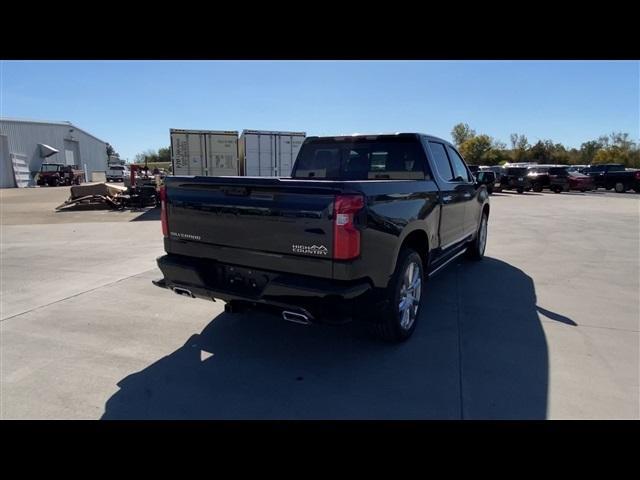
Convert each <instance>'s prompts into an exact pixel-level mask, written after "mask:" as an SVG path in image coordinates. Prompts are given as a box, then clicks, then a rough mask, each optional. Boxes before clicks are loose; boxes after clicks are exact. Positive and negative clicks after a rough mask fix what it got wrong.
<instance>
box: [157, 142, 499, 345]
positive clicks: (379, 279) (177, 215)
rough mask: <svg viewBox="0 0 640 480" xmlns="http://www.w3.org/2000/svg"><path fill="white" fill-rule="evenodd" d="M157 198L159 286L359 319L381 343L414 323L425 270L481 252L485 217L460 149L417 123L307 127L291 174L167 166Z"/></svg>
mask: <svg viewBox="0 0 640 480" xmlns="http://www.w3.org/2000/svg"><path fill="white" fill-rule="evenodd" d="M481 177H482V175H481ZM161 201H162V210H161V223H162V229H163V234H164V237H165V238H164V248H165V251H166V255H164V256H162V257H160V258H159V259H158V266H159V267H160V270H161V271H162V274H163V278H162V279H161V280H158V281H156V282H154V283H155V284H156V285H158V286H160V287H164V288H170V289H172V290H173V291H174V292H175V293H178V294H181V295H186V296H188V297H199V298H203V299H208V300H211V299H222V300H224V301H225V302H227V305H226V307H225V308H226V310H227V311H228V312H235V311H241V310H243V309H247V308H249V309H252V308H263V309H268V310H270V311H275V312H277V313H278V314H280V315H281V316H282V317H283V318H284V319H285V320H289V321H292V322H297V323H303V324H309V323H311V322H316V321H317V322H329V323H339V322H342V321H345V320H348V319H351V318H358V319H363V320H368V321H371V323H372V325H373V327H374V330H375V332H376V333H377V335H379V337H381V338H382V339H384V340H388V341H402V340H405V339H407V338H408V337H409V336H410V335H411V334H412V332H413V331H414V328H415V325H416V322H417V320H418V318H419V313H420V306H421V299H422V296H423V295H422V292H423V291H424V289H425V284H424V281H425V280H426V278H427V277H431V276H433V275H435V274H436V273H437V272H438V271H440V270H441V269H442V268H443V267H445V266H446V265H447V264H449V263H450V262H452V261H453V260H454V259H455V258H456V257H458V256H459V255H461V254H463V253H465V252H467V253H468V254H469V255H470V256H471V257H472V258H475V259H481V258H482V257H483V255H484V250H485V245H486V239H487V225H488V219H489V195H488V192H487V188H486V186H485V185H484V184H483V183H482V182H481V181H478V180H477V179H474V177H473V176H472V175H471V172H470V171H469V169H468V168H467V166H466V165H465V162H464V160H463V159H462V157H461V155H460V154H459V153H458V152H457V151H456V149H455V147H454V146H453V145H451V144H450V143H449V142H447V141H446V140H442V139H439V138H436V137H433V136H429V135H423V134H417V133H405V134H395V135H370V136H365V135H356V136H348V137H307V138H306V140H305V141H304V143H303V145H302V147H301V149H300V151H299V153H298V156H297V158H296V160H295V163H294V166H293V170H292V173H291V177H290V178H269V177H264V178H260V177H204V176H196V177H183V176H177V177H176V176H168V177H167V178H166V179H165V186H164V188H163V189H162V190H161Z"/></svg>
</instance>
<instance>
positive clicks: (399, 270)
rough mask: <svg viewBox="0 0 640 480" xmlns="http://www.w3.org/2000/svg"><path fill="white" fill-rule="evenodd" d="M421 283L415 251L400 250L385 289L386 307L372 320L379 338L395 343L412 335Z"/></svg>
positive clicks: (418, 259) (421, 272)
mask: <svg viewBox="0 0 640 480" xmlns="http://www.w3.org/2000/svg"><path fill="white" fill-rule="evenodd" d="M423 281H424V268H423V265H422V258H420V255H418V253H417V252H416V251H415V250H412V249H410V248H403V249H402V250H401V251H400V255H399V256H398V262H397V264H396V271H395V272H394V274H393V277H392V278H391V281H390V282H389V286H388V287H387V292H386V294H387V302H386V306H385V307H384V308H383V309H382V310H381V311H380V312H379V313H378V314H377V316H376V318H375V319H374V324H373V327H374V331H375V334H376V336H377V337H378V338H381V339H382V340H385V341H387V342H395V343H397V342H402V341H404V340H406V339H407V338H409V337H410V336H411V334H412V333H413V331H414V330H415V327H416V321H417V319H418V315H419V314H420V303H421V302H420V300H421V298H422V283H423Z"/></svg>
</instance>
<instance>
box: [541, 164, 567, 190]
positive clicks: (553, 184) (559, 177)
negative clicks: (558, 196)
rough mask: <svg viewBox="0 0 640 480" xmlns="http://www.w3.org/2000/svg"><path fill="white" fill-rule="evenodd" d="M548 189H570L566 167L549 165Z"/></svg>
mask: <svg viewBox="0 0 640 480" xmlns="http://www.w3.org/2000/svg"><path fill="white" fill-rule="evenodd" d="M547 175H548V177H549V190H551V191H552V192H555V193H561V192H568V191H569V190H570V189H571V185H570V182H569V171H568V170H567V167H562V166H559V167H549V169H548V170H547Z"/></svg>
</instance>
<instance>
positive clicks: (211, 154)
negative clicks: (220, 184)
mask: <svg viewBox="0 0 640 480" xmlns="http://www.w3.org/2000/svg"><path fill="white" fill-rule="evenodd" d="M169 132H170V136H171V165H172V166H173V174H174V175H200V176H206V177H220V176H229V175H238V174H239V173H240V172H239V162H238V132H237V131H216V130H183V129H176V128H172V129H170V131H169Z"/></svg>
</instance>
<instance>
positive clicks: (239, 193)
mask: <svg viewBox="0 0 640 480" xmlns="http://www.w3.org/2000/svg"><path fill="white" fill-rule="evenodd" d="M221 190H222V193H224V194H225V195H233V196H235V197H246V196H247V195H249V189H248V188H246V187H223V188H221Z"/></svg>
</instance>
